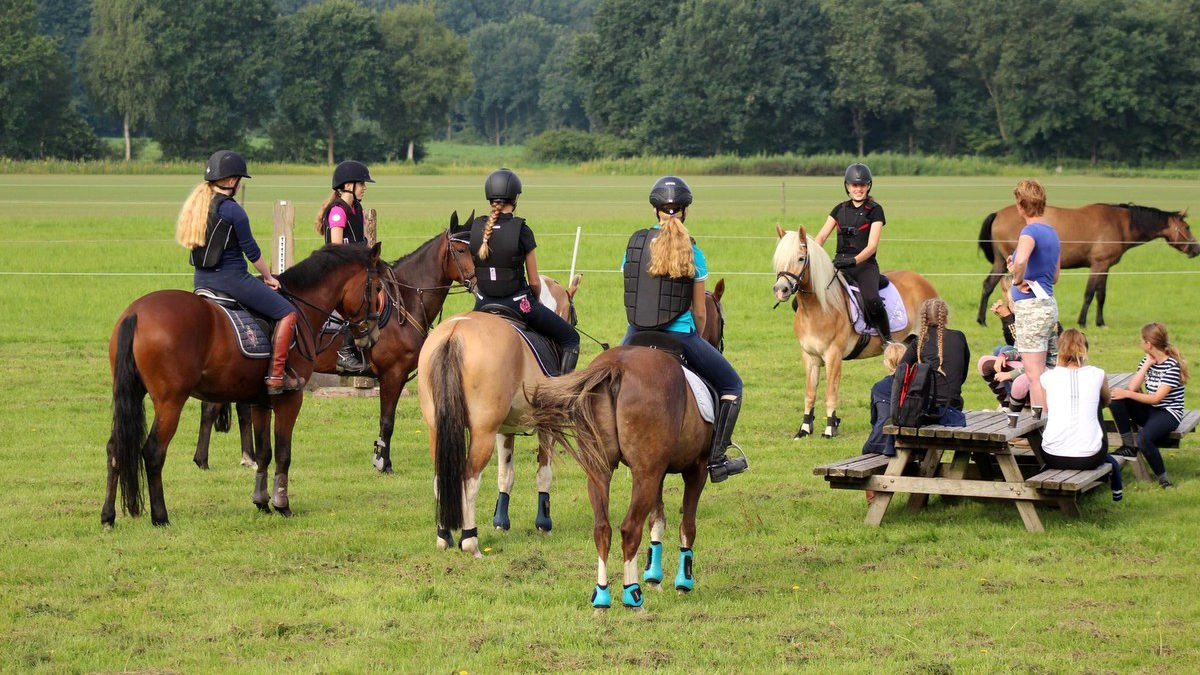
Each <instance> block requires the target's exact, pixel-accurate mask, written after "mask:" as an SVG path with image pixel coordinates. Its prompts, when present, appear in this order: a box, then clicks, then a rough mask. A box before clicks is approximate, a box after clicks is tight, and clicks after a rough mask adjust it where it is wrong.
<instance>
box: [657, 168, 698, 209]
mask: <svg viewBox="0 0 1200 675" xmlns="http://www.w3.org/2000/svg"><path fill="white" fill-rule="evenodd" d="M691 203H692V189H691V188H690V187H688V184H687V183H685V182H683V179H682V178H680V177H678V176H663V177H662V178H659V179H658V180H657V181H656V182H655V183H654V187H652V188H650V205H651V206H653V207H654V208H655V209H656V210H659V209H665V208H666V207H667V206H675V207H676V208H679V209H682V208H687V207H688V206H690V205H691Z"/></svg>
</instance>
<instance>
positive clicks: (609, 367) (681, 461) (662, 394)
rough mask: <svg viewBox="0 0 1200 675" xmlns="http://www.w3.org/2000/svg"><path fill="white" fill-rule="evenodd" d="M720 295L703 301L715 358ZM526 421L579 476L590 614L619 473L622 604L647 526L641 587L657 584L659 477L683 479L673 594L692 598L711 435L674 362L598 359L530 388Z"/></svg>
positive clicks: (720, 288)
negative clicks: (626, 494) (585, 515)
mask: <svg viewBox="0 0 1200 675" xmlns="http://www.w3.org/2000/svg"><path fill="white" fill-rule="evenodd" d="M724 289H725V284H724V281H723V280H722V281H719V282H717V285H716V287H715V288H714V290H713V292H712V293H708V294H706V295H707V299H706V300H707V301H706V307H707V308H708V314H707V316H708V317H710V319H709V320H708V321H706V323H705V329H706V330H705V331H704V332H703V335H704V336H705V338H704V339H705V340H707V341H708V342H709V343H710V344H712V345H713V346H714V347H718V348H719V347H720V345H721V343H722V340H723V332H724V324H725V322H724V320H723V319H721V320H716V321H714V320H713V319H717V318H718V317H720V316H721V315H720V311H719V309H718V308H719V306H720V305H719V302H720V299H721V293H723V292H724ZM709 327H715V328H714V330H708V328H709ZM714 404H715V402H714ZM527 419H528V423H529V424H531V425H532V426H533V428H534V429H535V430H536V431H537V432H538V434H539V435H541V436H543V437H546V438H548V439H549V440H551V441H553V442H556V443H558V444H560V445H562V446H563V447H565V448H567V449H568V451H569V452H570V453H571V454H572V455H573V456H574V457H575V459H576V460H578V462H579V464H580V465H581V466H582V467H583V470H584V473H586V474H587V478H588V499H589V500H590V501H591V503H592V514H593V517H594V519H595V527H594V528H593V532H592V537H593V539H594V541H595V544H596V552H597V553H598V554H599V558H598V562H597V570H596V587H595V589H593V591H592V600H591V602H592V607H594V608H595V609H596V611H598V612H599V611H602V610H605V609H608V607H609V606H611V604H612V596H611V593H610V592H609V590H608V552H609V548H610V546H611V544H612V526H611V525H610V524H609V518H608V500H609V489H610V486H611V483H612V477H613V472H614V471H615V470H616V468H617V465H618V464H621V463H624V464H625V465H626V466H628V467H629V471H630V473H631V474H632V476H633V494H632V496H631V497H630V500H629V510H628V512H627V513H626V514H625V520H624V521H623V522H622V523H621V553H622V561H623V563H624V565H623V573H622V584H623V594H622V602H623V603H624V604H625V606H626V607H629V608H631V609H640V608H641V606H642V592H641V586H640V585H639V583H638V576H637V573H638V564H637V553H638V550H639V548H640V547H641V543H642V532H643V530H644V528H645V524H646V519H647V517H649V518H650V547H649V550H648V553H647V558H648V560H647V563H646V568H645V573H644V574H643V581H645V582H646V584H647V585H648V586H650V587H652V588H658V587H659V584H661V583H662V580H663V570H662V560H663V552H662V540H663V536H664V535H665V534H666V529H667V517H666V510H665V508H664V507H663V498H662V489H663V480H664V478H665V477H666V475H667V474H668V473H678V474H681V475H682V477H683V505H682V509H681V512H682V516H681V518H680V522H679V551H680V553H679V571H678V573H677V574H676V576H675V588H676V589H677V590H679V591H681V592H687V591H690V590H692V588H693V586H694V583H695V582H694V579H693V577H692V562H693V553H692V547H693V546H694V545H695V542H696V507H697V505H698V504H699V502H700V493H701V492H702V491H703V490H704V484H705V483H706V482H707V481H708V459H709V454H710V451H711V448H712V433H713V425H712V424H711V423H709V422H706V421H704V419H703V418H702V417H701V416H700V411H699V408H698V407H697V404H696V397H695V395H694V394H693V393H692V389H691V387H690V386H689V385H688V383H687V381H686V379H685V378H684V374H683V369H682V368H681V367H680V364H679V360H678V359H677V358H676V357H674V356H672V355H670V354H669V353H667V352H665V351H661V350H658V349H650V348H647V347H634V346H625V347H617V348H616V349H611V350H608V351H606V352H604V353H602V354H600V355H599V356H597V357H596V358H595V359H593V360H592V362H591V363H590V364H588V367H587V368H584V369H583V370H581V371H578V372H575V373H572V374H570V375H567V376H564V377H557V378H553V379H550V380H547V381H545V382H543V383H541V384H539V385H538V386H537V389H535V390H534V393H533V399H532V405H531V406H530V409H529V414H528V418H527ZM568 428H570V429H573V432H574V436H575V445H572V444H571V443H570V442H569V439H568V438H567V436H566V433H567V429H568Z"/></svg>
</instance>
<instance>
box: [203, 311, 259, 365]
mask: <svg viewBox="0 0 1200 675" xmlns="http://www.w3.org/2000/svg"><path fill="white" fill-rule="evenodd" d="M216 305H217V307H220V308H221V311H223V312H225V316H227V317H229V323H230V325H232V326H233V333H234V335H236V336H237V339H238V349H241V350H242V356H245V357H246V358H248V359H265V358H268V357H270V356H271V335H270V334H269V333H268V332H267V331H266V329H265V328H264V327H263V325H262V324H261V323H259V320H258V319H256V318H255V317H254V315H252V314H251V313H250V312H247V311H246V310H244V309H234V308H233V307H227V306H225V305H222V304H220V303H216Z"/></svg>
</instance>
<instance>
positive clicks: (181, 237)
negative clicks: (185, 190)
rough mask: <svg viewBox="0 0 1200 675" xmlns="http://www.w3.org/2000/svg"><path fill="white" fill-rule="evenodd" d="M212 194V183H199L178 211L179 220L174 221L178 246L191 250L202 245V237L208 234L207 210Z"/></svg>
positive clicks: (214, 186) (213, 188)
mask: <svg viewBox="0 0 1200 675" xmlns="http://www.w3.org/2000/svg"><path fill="white" fill-rule="evenodd" d="M214 194H216V185H215V184H214V183H211V182H209V181H200V184H199V185H197V186H196V188H195V189H194V190H192V194H190V195H188V198H187V199H186V200H184V202H183V207H182V208H180V209H179V219H178V220H176V221H175V241H177V242H179V245H180V246H182V247H184V248H186V249H188V250H191V249H194V248H196V247H197V246H203V245H204V237H205V235H207V234H208V210H209V208H210V207H211V206H212V200H213V195H214Z"/></svg>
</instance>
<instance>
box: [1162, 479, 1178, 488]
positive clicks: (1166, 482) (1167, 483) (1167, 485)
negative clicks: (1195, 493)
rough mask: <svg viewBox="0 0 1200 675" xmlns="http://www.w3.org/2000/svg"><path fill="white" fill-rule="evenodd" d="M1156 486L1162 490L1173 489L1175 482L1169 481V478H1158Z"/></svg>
mask: <svg viewBox="0 0 1200 675" xmlns="http://www.w3.org/2000/svg"><path fill="white" fill-rule="evenodd" d="M1158 487H1160V488H1162V489H1164V490H1173V489H1174V488H1175V484H1174V483H1172V482H1171V479H1170V478H1159V479H1158Z"/></svg>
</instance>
